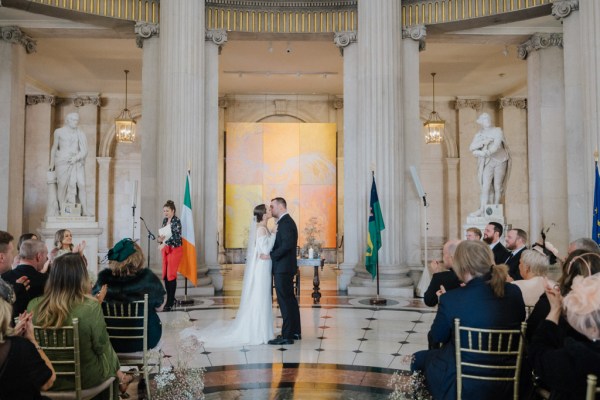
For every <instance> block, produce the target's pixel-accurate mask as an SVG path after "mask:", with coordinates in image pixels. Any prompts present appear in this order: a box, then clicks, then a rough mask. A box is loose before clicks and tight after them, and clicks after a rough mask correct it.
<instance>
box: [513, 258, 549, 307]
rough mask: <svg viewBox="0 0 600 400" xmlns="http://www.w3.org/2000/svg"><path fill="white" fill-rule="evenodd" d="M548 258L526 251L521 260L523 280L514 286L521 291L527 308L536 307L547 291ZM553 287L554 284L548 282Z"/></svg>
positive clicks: (520, 271)
mask: <svg viewBox="0 0 600 400" xmlns="http://www.w3.org/2000/svg"><path fill="white" fill-rule="evenodd" d="M548 266H549V262H548V257H546V256H545V255H543V254H541V253H539V252H537V251H535V250H525V251H524V252H523V255H522V256H521V259H520V260H519V273H520V274H521V276H522V277H523V279H521V280H519V281H514V282H513V284H514V285H517V286H518V287H519V289H521V294H522V295H523V301H524V302H525V305H526V306H535V303H537V302H538V300H539V299H540V296H541V295H542V294H544V293H545V290H546V281H547V278H546V274H547V273H548ZM548 282H550V283H551V284H552V285H554V282H552V281H548Z"/></svg>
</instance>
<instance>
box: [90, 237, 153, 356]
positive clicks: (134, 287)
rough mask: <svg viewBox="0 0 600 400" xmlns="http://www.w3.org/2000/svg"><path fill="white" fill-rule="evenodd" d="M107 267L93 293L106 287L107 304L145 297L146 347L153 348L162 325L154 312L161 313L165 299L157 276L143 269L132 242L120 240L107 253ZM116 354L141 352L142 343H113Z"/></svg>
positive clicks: (139, 248)
mask: <svg viewBox="0 0 600 400" xmlns="http://www.w3.org/2000/svg"><path fill="white" fill-rule="evenodd" d="M108 259H109V261H110V262H109V266H110V268H107V269H104V270H102V271H100V273H99V274H98V281H97V282H96V285H95V286H94V289H93V290H92V293H93V294H96V293H99V292H100V290H101V288H102V286H103V285H106V286H107V290H106V297H105V298H104V301H105V302H106V303H108V304H114V303H117V304H120V303H132V302H134V301H138V300H144V294H148V348H153V347H155V346H156V345H157V344H158V342H159V340H160V337H161V334H162V326H161V323H160V318H158V314H157V313H156V312H157V311H160V309H161V307H162V305H163V302H164V297H165V289H164V288H163V285H162V283H161V282H160V280H159V279H158V277H157V276H156V275H155V274H154V273H153V272H152V271H151V270H150V269H148V268H145V265H144V264H145V263H144V261H145V260H144V253H142V248H141V247H140V246H138V244H137V243H135V242H134V241H133V240H131V239H123V240H121V241H120V242H118V243H117V244H116V245H115V247H113V248H112V249H111V250H109V252H108ZM112 344H113V347H114V349H115V351H117V352H118V353H129V352H135V351H140V350H142V342H141V341H140V342H139V343H137V344H136V343H134V342H132V341H131V340H119V339H113V340H112Z"/></svg>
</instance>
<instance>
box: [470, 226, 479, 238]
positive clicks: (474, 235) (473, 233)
mask: <svg viewBox="0 0 600 400" xmlns="http://www.w3.org/2000/svg"><path fill="white" fill-rule="evenodd" d="M467 240H481V231H480V230H479V229H477V228H475V227H473V228H468V229H467Z"/></svg>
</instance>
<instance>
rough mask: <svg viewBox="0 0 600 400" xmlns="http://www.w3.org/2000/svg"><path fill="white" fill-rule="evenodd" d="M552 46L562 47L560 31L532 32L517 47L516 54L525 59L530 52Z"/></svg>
mask: <svg viewBox="0 0 600 400" xmlns="http://www.w3.org/2000/svg"><path fill="white" fill-rule="evenodd" d="M552 46H555V47H558V48H560V49H562V47H563V34H562V33H534V34H533V35H532V36H531V37H530V38H529V40H527V41H526V42H525V43H523V44H521V45H520V46H519V47H518V48H517V56H518V57H519V58H520V59H521V60H526V59H527V57H528V56H529V54H530V53H531V52H533V51H537V50H541V49H546V48H548V47H552Z"/></svg>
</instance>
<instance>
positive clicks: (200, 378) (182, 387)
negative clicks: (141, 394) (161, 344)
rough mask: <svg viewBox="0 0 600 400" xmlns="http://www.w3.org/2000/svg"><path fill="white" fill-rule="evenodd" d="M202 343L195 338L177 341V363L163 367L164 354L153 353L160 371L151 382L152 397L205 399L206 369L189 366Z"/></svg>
mask: <svg viewBox="0 0 600 400" xmlns="http://www.w3.org/2000/svg"><path fill="white" fill-rule="evenodd" d="M201 345H202V343H200V342H198V341H197V340H195V338H187V339H181V340H179V341H178V343H177V355H176V357H175V365H173V366H168V367H163V366H162V355H161V354H159V353H153V354H152V355H151V357H152V358H157V359H158V362H157V364H158V365H159V371H158V373H157V374H156V375H155V376H154V378H153V379H152V380H151V382H150V385H151V386H150V389H151V391H152V398H153V399H155V400H199V399H204V393H203V390H204V372H205V369H204V368H202V367H200V368H188V367H189V363H190V360H191V359H192V358H193V357H194V355H195V354H196V352H197V351H198V350H199V349H200V347H201Z"/></svg>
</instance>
